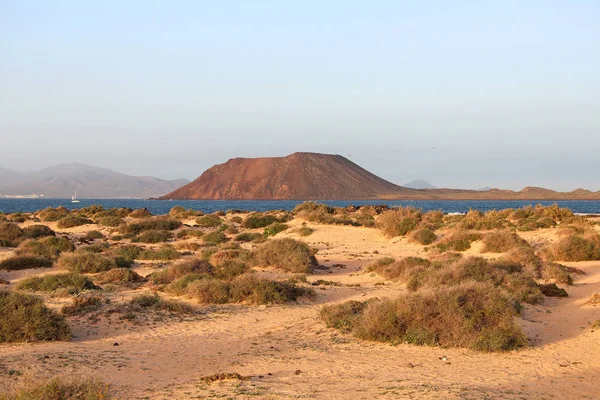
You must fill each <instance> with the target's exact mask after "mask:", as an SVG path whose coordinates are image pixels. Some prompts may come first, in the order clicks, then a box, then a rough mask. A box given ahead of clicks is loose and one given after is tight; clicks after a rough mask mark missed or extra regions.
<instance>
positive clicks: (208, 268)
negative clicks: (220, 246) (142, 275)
mask: <svg viewBox="0 0 600 400" xmlns="http://www.w3.org/2000/svg"><path fill="white" fill-rule="evenodd" d="M213 268H214V267H213V266H212V265H211V264H209V263H208V262H206V261H204V260H200V259H188V260H183V261H181V262H180V263H178V264H175V265H171V266H169V267H167V268H165V269H163V270H161V271H156V272H153V273H152V274H150V275H149V276H148V279H149V280H150V282H152V283H153V284H155V285H164V284H168V283H171V282H173V281H174V280H176V279H178V278H181V277H183V276H185V275H188V274H197V275H205V276H210V275H211V274H212V272H213Z"/></svg>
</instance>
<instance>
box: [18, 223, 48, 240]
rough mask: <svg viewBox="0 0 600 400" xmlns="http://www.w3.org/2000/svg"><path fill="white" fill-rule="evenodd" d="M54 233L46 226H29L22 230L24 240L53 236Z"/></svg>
mask: <svg viewBox="0 0 600 400" xmlns="http://www.w3.org/2000/svg"><path fill="white" fill-rule="evenodd" d="M55 235H56V233H55V232H54V231H53V230H52V229H50V228H49V227H47V226H46V225H30V226H28V227H26V228H23V237H24V238H26V239H37V238H41V237H44V236H55Z"/></svg>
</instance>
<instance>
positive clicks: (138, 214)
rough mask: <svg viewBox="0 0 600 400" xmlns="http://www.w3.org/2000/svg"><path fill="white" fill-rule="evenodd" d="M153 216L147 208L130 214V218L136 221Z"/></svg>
mask: <svg viewBox="0 0 600 400" xmlns="http://www.w3.org/2000/svg"><path fill="white" fill-rule="evenodd" d="M151 216H152V214H151V213H150V211H148V209H147V208H139V209H137V210H133V211H132V212H131V213H129V217H130V218H135V219H144V218H150V217H151Z"/></svg>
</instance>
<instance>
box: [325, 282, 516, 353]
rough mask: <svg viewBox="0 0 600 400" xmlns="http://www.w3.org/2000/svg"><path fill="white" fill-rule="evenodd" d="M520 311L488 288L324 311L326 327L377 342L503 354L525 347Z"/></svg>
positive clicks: (461, 288) (476, 286) (464, 288)
mask: <svg viewBox="0 0 600 400" xmlns="http://www.w3.org/2000/svg"><path fill="white" fill-rule="evenodd" d="M518 310H519V308H518V307H517V305H516V304H515V303H514V302H513V301H511V300H510V299H509V298H507V297H505V296H504V295H503V294H502V293H501V292H500V291H498V290H497V289H494V288H493V287H492V286H490V285H486V284H481V283H469V284H463V285H460V286H455V287H451V288H448V290H437V291H426V292H420V293H413V294H409V295H407V296H404V297H400V298H398V299H396V300H390V299H384V300H380V301H370V302H367V303H359V302H350V303H343V304H340V305H333V306H325V307H323V308H322V310H321V313H320V316H321V318H322V319H323V320H324V321H325V323H326V325H327V326H329V327H333V328H337V329H340V330H342V331H344V332H351V333H352V334H353V335H354V336H356V337H358V338H361V339H365V340H373V341H380V342H389V343H394V344H395V343H410V344H415V345H421V346H434V345H439V346H443V347H464V348H471V349H474V350H478V351H486V352H491V351H507V350H512V349H517V348H520V347H523V346H526V345H527V338H526V337H525V335H524V334H523V332H522V331H521V329H520V328H519V327H518V326H517V325H516V324H515V323H514V320H513V318H514V316H515V315H517V313H518Z"/></svg>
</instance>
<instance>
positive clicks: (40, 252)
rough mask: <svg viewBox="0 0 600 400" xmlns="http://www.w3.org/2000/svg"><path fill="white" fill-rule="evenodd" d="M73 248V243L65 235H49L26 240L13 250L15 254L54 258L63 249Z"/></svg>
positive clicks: (71, 249) (69, 249)
mask: <svg viewBox="0 0 600 400" xmlns="http://www.w3.org/2000/svg"><path fill="white" fill-rule="evenodd" d="M73 250H75V245H74V244H73V242H72V241H71V240H69V239H68V238H66V237H58V236H49V237H44V238H41V239H34V240H26V241H24V242H23V243H21V244H20V245H19V247H18V248H17V250H16V251H15V252H16V253H17V255H32V256H38V257H44V258H48V259H51V260H56V259H57V258H58V256H59V255H60V254H61V253H62V252H64V251H73Z"/></svg>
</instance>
